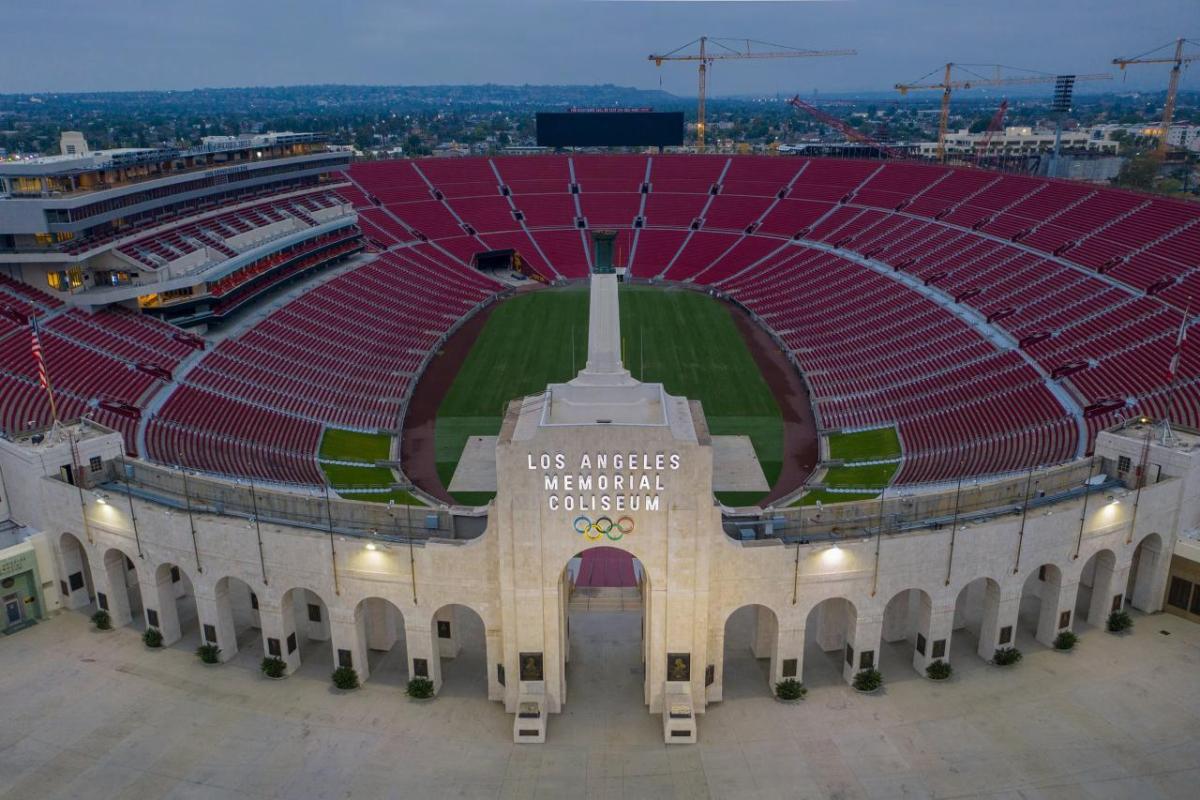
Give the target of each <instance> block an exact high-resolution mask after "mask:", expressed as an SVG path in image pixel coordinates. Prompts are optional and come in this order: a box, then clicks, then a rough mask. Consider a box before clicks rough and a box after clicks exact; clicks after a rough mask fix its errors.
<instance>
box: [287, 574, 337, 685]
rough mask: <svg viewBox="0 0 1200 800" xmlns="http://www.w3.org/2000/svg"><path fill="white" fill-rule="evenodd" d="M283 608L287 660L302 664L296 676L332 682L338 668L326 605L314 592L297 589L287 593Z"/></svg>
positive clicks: (297, 669) (296, 670)
mask: <svg viewBox="0 0 1200 800" xmlns="http://www.w3.org/2000/svg"><path fill="white" fill-rule="evenodd" d="M279 605H280V612H281V614H282V615H283V618H284V629H283V632H282V633H283V641H282V642H281V643H280V644H281V646H282V649H283V656H284V658H285V660H288V661H291V660H292V659H293V658H294V659H296V661H298V662H299V666H298V667H297V668H295V670H294V672H295V673H296V674H299V675H305V676H307V677H310V678H315V679H318V680H323V681H328V680H329V676H330V674H332V672H333V668H334V664H333V650H332V646H331V645H330V636H331V633H330V629H329V608H328V607H327V606H326V605H325V601H324V600H322V599H321V596H320V595H319V594H317V593H316V592H314V591H312V590H311V589H302V588H295V589H288V590H287V591H286V592H284V594H283V598H282V599H281V600H280V604H279ZM289 623H290V627H291V630H290V631H289V630H288V627H289Z"/></svg>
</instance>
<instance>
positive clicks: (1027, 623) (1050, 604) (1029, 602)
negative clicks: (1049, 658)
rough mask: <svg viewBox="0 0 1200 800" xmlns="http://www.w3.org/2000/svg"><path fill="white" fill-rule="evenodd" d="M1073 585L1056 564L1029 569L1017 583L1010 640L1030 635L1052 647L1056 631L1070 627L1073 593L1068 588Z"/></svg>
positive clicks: (1072, 614) (1048, 563)
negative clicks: (1017, 600)
mask: <svg viewBox="0 0 1200 800" xmlns="http://www.w3.org/2000/svg"><path fill="white" fill-rule="evenodd" d="M1074 586H1075V584H1074V583H1073V582H1072V583H1070V584H1069V585H1068V582H1067V580H1066V576H1065V575H1064V574H1063V571H1062V569H1061V568H1059V567H1058V566H1057V565H1056V564H1052V563H1050V562H1047V563H1045V564H1041V565H1039V566H1037V567H1034V568H1033V569H1031V570H1029V572H1028V573H1026V576H1025V581H1024V583H1022V585H1021V599H1020V603H1019V605H1018V608H1017V626H1016V635H1015V637H1014V639H1015V640H1016V641H1018V642H1019V641H1020V640H1021V639H1022V637H1023V636H1032V638H1033V639H1034V640H1036V641H1038V642H1040V643H1041V644H1043V645H1045V646H1046V647H1052V646H1053V645H1054V639H1055V637H1057V636H1058V634H1059V632H1060V631H1063V630H1070V628H1071V624H1072V622H1073V621H1074V620H1073V618H1074V616H1075V615H1074V613H1073V611H1074V608H1075V595H1074V592H1073V591H1069V590H1070V588H1071V587H1074ZM1067 595H1070V596H1069V597H1068V596H1067ZM1017 646H1018V647H1020V644H1018V645H1017Z"/></svg>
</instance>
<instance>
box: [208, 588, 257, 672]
mask: <svg viewBox="0 0 1200 800" xmlns="http://www.w3.org/2000/svg"><path fill="white" fill-rule="evenodd" d="M214 594H215V596H216V606H217V627H219V628H220V629H221V630H222V633H221V635H220V637H219V639H220V641H219V642H217V644H219V646H220V647H221V648H222V649H223V650H224V651H225V652H223V653H222V654H221V658H222V659H224V660H227V661H228V660H232V659H234V658H235V657H236V659H237V663H238V664H241V665H243V666H247V667H249V668H251V669H258V665H259V662H260V661H261V660H262V657H263V654H264V651H263V641H262V616H261V614H260V613H259V609H258V595H257V594H255V592H254V590H253V589H251V588H250V584H248V583H246V582H245V581H243V580H242V579H240V578H235V577H233V576H231V575H229V576H226V577H224V578H221V580H219V581H217V585H216V590H215V592H214ZM216 633H217V631H206V632H205V635H206V636H209V635H210V634H216Z"/></svg>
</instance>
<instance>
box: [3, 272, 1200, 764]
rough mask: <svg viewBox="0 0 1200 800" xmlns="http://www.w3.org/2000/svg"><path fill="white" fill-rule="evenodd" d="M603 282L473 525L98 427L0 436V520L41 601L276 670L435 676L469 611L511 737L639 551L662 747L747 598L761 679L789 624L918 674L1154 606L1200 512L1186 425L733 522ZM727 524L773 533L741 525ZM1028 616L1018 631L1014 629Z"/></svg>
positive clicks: (706, 689)
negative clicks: (636, 352) (895, 655)
mask: <svg viewBox="0 0 1200 800" xmlns="http://www.w3.org/2000/svg"><path fill="white" fill-rule="evenodd" d="M616 288H617V287H616V276H615V275H613V274H611V273H597V274H595V275H593V276H592V284H591V290H590V291H591V306H590V311H589V351H588V359H587V363H586V365H585V366H584V369H583V370H582V371H581V372H580V373H579V374H578V375H577V376H576V377H575V379H573V380H571V381H569V382H568V383H564V384H554V385H551V386H549V387H547V389H546V390H545V391H544V392H542V393H540V394H537V395H533V396H531V397H527V398H523V399H517V400H514V401H512V403H511V404H510V405H509V407H508V409H507V413H506V415H505V418H504V421H503V424H502V427H501V432H500V436H499V440H498V444H497V451H496V466H497V481H498V484H497V487H498V492H497V495H496V498H495V500H494V501H493V502H492V504H491V505H490V506H489V507H488V509H487V516H486V519H471V518H467V517H465V516H464V517H455V516H454V515H452V514H451V513H449V512H448V511H447V510H440V511H432V510H430V512H429V513H428V515H427V516H426V517H425V519H424V520H421V519H415V520H414V519H413V518H412V516H411V515H412V511H411V510H408V509H400V508H396V509H390V508H386V507H382V506H379V505H374V504H366V503H353V502H345V501H339V502H338V503H337V504H336V505H328V506H327V505H325V504H324V503H323V501H322V499H321V498H320V497H319V496H315V497H314V496H308V495H300V494H289V493H287V492H284V491H282V490H279V491H276V490H269V489H268V490H264V489H262V488H261V487H260V488H258V489H257V490H255V489H254V488H253V487H249V496H248V497H247V487H245V486H242V485H235V484H232V483H229V482H225V481H220V480H216V479H210V478H202V477H200V476H197V475H194V474H192V475H189V474H188V473H184V472H180V471H178V470H171V469H167V468H163V467H156V466H153V465H149V464H144V463H142V462H137V461H131V462H130V463H129V464H126V463H125V461H124V459H123V457H122V456H121V454H120V452H119V449H120V437H119V436H117V435H106V434H104V432H103V431H95V430H81V431H80V432H79V434H78V435H75V434H72V436H71V439H72V440H73V444H72V442H71V441H68V440H66V439H64V438H63V437H62V436H61V435H56V436H55V437H51V438H50V439H43V440H41V441H36V442H35V441H34V440H33V439H32V438H30V437H23V438H22V439H20V440H18V441H0V467H2V468H3V471H4V475H5V476H6V480H7V486H8V490H7V495H6V498H5V503H6V504H7V505H4V506H0V516H4V515H8V516H12V517H14V518H15V519H17V520H19V521H20V522H21V523H23V524H25V525H27V526H31V527H36V528H38V529H40V530H42V531H45V532H46V533H47V535H48V536H49V538H50V539H51V541H52V544H53V548H54V551H55V558H54V564H52V565H51V566H50V568H49V569H50V570H51V571H53V572H54V573H55V574H56V584H57V585H59V586H60V593H61V600H60V599H59V598H58V597H57V596H56V597H55V598H54V601H53V602H54V604H55V605H56V606H57V605H58V604H59V603H61V604H62V605H65V606H66V607H67V608H80V609H82V608H90V607H91V606H92V604H93V603H94V604H96V605H97V606H99V607H100V608H103V609H106V610H107V611H108V612H109V613H110V615H111V616H112V618H113V621H114V624H116V625H118V626H120V625H126V624H129V623H130V622H131V621H132V620H134V619H135V618H136V619H138V620H139V621H140V620H144V621H145V624H146V625H148V626H153V627H156V628H158V629H159V630H160V631H161V632H162V633H163V636H164V638H165V640H166V642H167V643H170V642H172V641H176V640H178V639H179V638H180V636H181V635H182V628H183V624H184V623H183V620H185V619H189V620H190V619H192V618H193V615H194V617H195V618H196V619H197V620H198V625H199V629H200V631H201V633H200V635H201V636H202V639H203V641H206V642H209V643H212V644H216V645H217V646H218V647H220V649H221V656H220V657H221V659H222V660H228V659H229V658H231V657H232V656H233V655H234V654H235V653H236V652H237V651H238V649H239V647H240V648H249V649H252V650H253V651H255V652H256V653H257V652H259V651H261V653H263V654H266V655H269V656H276V657H278V658H280V659H282V660H283V661H284V662H285V664H286V668H287V670H288V671H289V672H291V671H294V670H296V669H297V668H298V667H299V666H300V663H301V659H302V658H303V659H306V660H307V659H317V658H327V659H328V660H329V661H330V662H331V663H333V664H337V665H344V666H350V667H353V668H354V669H355V670H356V671H357V672H358V675H359V677H360V679H363V680H365V679H368V678H369V676H370V675H369V673H370V670H369V662H368V658H367V653H368V650H377V651H378V650H384V651H387V650H390V649H391V648H392V647H393V646H395V645H396V644H397V642H398V641H401V640H402V641H403V642H404V646H405V650H406V656H405V658H406V659H407V664H408V674H409V675H410V676H425V677H428V678H429V679H430V680H431V681H432V682H433V684H434V686H435V687H440V685H441V662H442V660H443V659H447V658H454V657H455V656H456V655H457V654H458V653H459V652H460V647H461V644H460V642H459V640H458V638H457V632H458V631H459V630H460V626H461V625H462V624H463V623H464V621H466V620H468V619H471V620H474V619H478V621H479V623H480V625H481V626H482V629H483V631H484V637H483V638H484V641H485V644H484V647H485V650H486V664H487V689H486V691H487V696H488V697H489V698H490V699H492V700H495V701H496V702H500V703H503V704H504V707H505V709H506V710H508V711H509V712H510V713H513V714H518V712H520V714H521V716H518V717H517V718H516V725H515V731H514V736H516V737H517V738H522V737H524V738H526V739H529V738H532V739H538V738H540V736H541V735H543V734H545V733H546V732H545V730H544V729H543V728H542V727H541V726H543V725H544V724H545V721H546V715H548V714H549V715H552V714H557V713H559V712H561V711H562V710H564V708H569V706H570V697H571V695H570V688H571V687H570V686H569V682H568V671H567V669H566V666H567V663H568V661H569V660H570V658H571V633H570V628H569V624H568V619H569V617H568V611H567V609H568V605H569V603H570V600H571V597H572V594H573V593H574V591H575V581H574V574H575V573H574V572H573V570H572V566H571V565H572V564H573V562H574V560H575V559H576V558H577V557H579V556H580V554H581V553H584V552H586V551H589V550H591V549H593V548H597V547H606V548H610V549H612V550H616V551H620V552H619V553H618V554H617V555H619V556H620V557H623V558H627V557H629V556H632V557H634V558H636V560H637V563H638V570H637V575H638V576H639V578H638V585H637V596H638V597H640V603H641V614H642V626H641V628H642V636H641V642H642V645H641V651H642V660H643V664H644V696H643V699H644V702H645V704H646V707H647V708H648V710H649V711H650V713H652V714H660V713H664V712H666V713H668V717H669V719H668V720H664V736H665V737H666V741H668V742H676V741H678V742H683V741H691V740H692V737H691V732H689V730H688V725H687V724H685V723H690V726H691V727H692V728H694V726H695V725H696V724H697V718H696V716H695V715H701V714H703V712H704V710H705V708H706V706H707V705H708V704H709V703H714V702H719V701H722V699H723V675H724V661H723V652H724V640H725V637H726V628H727V625H728V624H729V620H730V619H731V617H732V616H733V615H734V612H736V611H738V610H740V609H744V608H746V607H752V608H753V614H752V615H750V618H751V619H752V620H753V623H752V624H753V626H754V631H753V650H754V653H755V654H756V655H757V656H758V657H760V658H763V659H767V660H769V672H768V678H767V680H766V681H765V685H764V686H763V691H764V693H767V692H771V691H772V690H773V687H774V686H775V684H776V683H777V682H778V681H781V680H785V679H787V678H797V679H800V680H803V678H804V674H805V665H804V651H805V642H806V640H810V641H816V642H817V643H819V646H820V648H821V649H823V650H825V651H827V652H830V653H835V654H837V655H836V658H837V659H838V660H839V663H841V664H842V665H843V667H842V670H843V675H844V678H845V679H846V680H847V681H850V680H852V679H853V678H854V676H855V675H856V674H857V673H858V672H859V671H860V670H864V669H868V668H873V667H874V666H875V665H876V664H877V663H878V661H877V655H878V654H879V653H880V648H881V644H882V643H883V642H908V643H909V644H908V645H907V646H908V647H910V648H911V654H912V661H911V663H912V667H913V668H914V669H916V670H918V671H919V672H922V673H923V672H924V670H925V668H926V667H927V666H928V665H929V664H930V663H932V662H933V661H938V660H943V661H945V660H948V659H949V658H950V646H949V645H950V641H951V639H952V638H955V637H960V636H961V637H966V638H967V639H968V641H970V642H971V648H970V649H971V651H973V652H974V653H976V654H978V657H980V658H983V659H990V658H991V657H992V656H993V654H994V653H995V652H996V651H997V649H1001V648H1006V647H1011V646H1013V645H1014V644H1016V643H1017V642H1018V641H1021V642H1022V644H1023V646H1048V645H1049V644H1050V643H1051V642H1052V641H1053V640H1054V639H1055V637H1056V636H1057V635H1058V634H1059V633H1060V632H1061V631H1065V630H1070V629H1072V628H1073V627H1077V626H1078V624H1080V623H1082V622H1086V625H1088V626H1099V625H1103V624H1104V621H1105V619H1106V617H1107V616H1108V614H1109V613H1110V612H1111V611H1112V610H1116V609H1123V608H1125V607H1126V606H1132V607H1133V608H1135V609H1139V610H1141V611H1145V612H1153V611H1157V610H1159V609H1161V608H1162V605H1163V599H1164V594H1165V592H1166V587H1167V583H1168V577H1169V570H1170V569H1171V558H1172V554H1173V553H1174V554H1175V555H1176V557H1177V558H1178V557H1179V553H1177V552H1175V545H1176V542H1177V540H1179V539H1180V534H1181V532H1185V531H1192V530H1195V529H1196V528H1197V527H1198V523H1200V501H1198V500H1197V498H1200V449H1197V445H1198V444H1200V437H1197V436H1192V435H1190V434H1180V435H1179V436H1178V437H1176V438H1175V439H1172V440H1169V441H1167V442H1166V443H1163V442H1161V441H1158V440H1154V439H1152V438H1151V437H1152V436H1153V435H1154V434H1155V429H1153V428H1151V427H1150V426H1133V427H1131V428H1129V429H1128V430H1125V431H1118V432H1112V433H1104V434H1101V435H1100V437H1099V439H1098V441H1097V444H1096V459H1095V463H1096V465H1097V466H1096V467H1095V469H1093V466H1092V463H1090V462H1089V461H1080V462H1076V463H1073V464H1067V465H1064V466H1061V467H1055V468H1052V469H1048V470H1044V471H1039V473H1038V481H1037V486H1038V487H1039V490H1038V491H1036V492H1032V493H1031V492H1030V488H1029V487H1030V482H1031V480H1032V478H1033V475H1032V473H1030V474H1029V475H1028V476H1025V475H1021V476H1016V477H1012V478H1008V479H1001V480H991V481H980V482H977V483H976V482H970V483H968V484H967V485H965V486H963V487H960V488H958V489H951V490H943V491H933V492H923V493H906V492H904V491H902V490H898V491H896V492H894V493H890V492H889V493H888V495H887V496H886V497H885V498H884V499H883V500H881V501H878V502H867V503H846V504H837V505H828V506H825V507H824V508H811V507H810V508H786V509H768V510H767V511H766V512H765V513H764V514H763V515H762V516H761V518H744V519H742V520H740V521H738V520H732V519H727V518H726V517H725V516H724V515H723V509H722V508H721V507H720V506H719V505H718V504H717V503H716V502H715V501H714V498H713V447H712V438H711V436H710V434H709V431H708V426H707V423H706V421H705V416H704V412H703V409H702V408H701V407H700V405H699V403H697V402H695V401H689V400H688V399H687V398H684V397H676V396H672V395H669V394H667V392H666V391H665V389H664V387H663V386H662V385H659V384H650V383H642V382H639V381H637V380H634V379H633V378H632V377H631V375H630V373H629V372H628V371H627V370H626V369H625V368H624V366H623V365H622V363H621V360H620V355H619V354H620V341H621V338H620V317H619V314H618V309H617V293H616ZM1143 454H1145V455H1143ZM1143 459H1144V461H1143ZM84 465H86V466H84ZM1135 473H1136V474H1143V475H1145V477H1146V485H1145V486H1144V488H1142V489H1140V490H1137V489H1135V488H1133V484H1134V483H1135V480H1134V477H1133V476H1134V475H1135ZM1089 489H1090V491H1088V490H1089ZM251 502H252V503H253V506H251V505H250V503H251ZM251 508H253V511H252V512H251V510H250V509H251ZM888 511H890V512H891V513H887V512H888ZM393 515H394V516H393ZM389 517H392V518H391V519H389ZM402 517H406V518H402ZM727 527H733V528H738V527H742V528H745V527H750V528H755V529H758V530H761V531H762V532H763V535H761V536H758V537H756V538H754V539H752V540H749V541H743V540H741V539H740V538H735V537H734V536H731V535H730V534H729V533H727V531H726V528H727ZM389 531H390V532H392V533H391V534H390V535H388V534H387V533H386V532H389ZM1191 585H1192V584H1190V583H1189V584H1188V586H1189V587H1191ZM1197 591H1200V590H1197ZM1023 607H1024V608H1025V610H1026V616H1025V619H1029V618H1030V616H1029V615H1030V614H1032V619H1033V620H1034V622H1033V623H1028V622H1026V623H1024V625H1025V628H1024V629H1021V628H1020V626H1021V625H1022V624H1023V623H1022V622H1021V617H1020V614H1021V611H1022V608H1023ZM182 609H186V611H187V613H186V614H185V613H184V612H183V611H182ZM1077 610H1078V616H1080V618H1081V619H1080V620H1079V621H1077V620H1076V619H1075V617H1076V616H1077ZM743 616H744V615H743ZM193 627H194V626H193ZM250 630H254V631H256V633H254V634H248V631H250ZM1022 636H1024V637H1025V639H1021V638H1020V637H1022ZM1035 641H1036V644H1035ZM960 652H961V648H960ZM197 669H200V667H199V665H198V666H197ZM689 715H690V716H689ZM529 719H536V720H537V725H538V726H537V727H536V728H534V727H531V726H532V725H533V723H532V722H527V720H529ZM699 725H700V727H701V729H702V728H703V723H702V721H700V722H699ZM531 731H532V732H531ZM675 731H682V734H676V733H675ZM677 735H678V736H679V738H675V737H676V736H677ZM548 736H549V738H550V739H553V736H554V730H553V725H552V724H551V725H550V728H549V732H548Z"/></svg>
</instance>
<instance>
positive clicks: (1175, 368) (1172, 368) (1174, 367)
mask: <svg viewBox="0 0 1200 800" xmlns="http://www.w3.org/2000/svg"><path fill="white" fill-rule="evenodd" d="M1191 307H1192V302H1191V298H1189V299H1188V304H1187V307H1186V308H1185V309H1184V311H1183V319H1182V320H1180V321H1179V335H1178V336H1176V337H1175V354H1174V355H1173V356H1171V363H1170V364H1169V365H1168V366H1167V384H1168V385H1169V384H1172V383H1174V382H1175V375H1176V373H1178V372H1179V357H1180V355H1182V354H1183V343H1184V342H1186V341H1187V328H1188V311H1190V310H1191Z"/></svg>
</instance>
